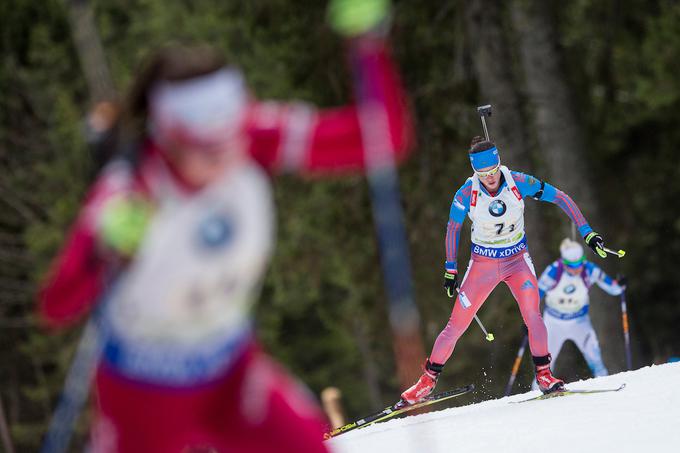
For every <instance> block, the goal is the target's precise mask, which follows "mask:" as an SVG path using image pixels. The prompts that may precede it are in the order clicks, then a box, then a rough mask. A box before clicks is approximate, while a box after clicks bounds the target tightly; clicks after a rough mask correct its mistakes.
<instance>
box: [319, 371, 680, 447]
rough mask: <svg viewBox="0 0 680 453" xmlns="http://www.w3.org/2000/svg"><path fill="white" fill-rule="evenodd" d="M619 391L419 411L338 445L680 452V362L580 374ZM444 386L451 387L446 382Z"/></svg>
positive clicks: (582, 384)
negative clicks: (590, 375)
mask: <svg viewBox="0 0 680 453" xmlns="http://www.w3.org/2000/svg"><path fill="white" fill-rule="evenodd" d="M624 382H625V383H626V388H625V389H623V390H622V391H620V392H615V393H602V394H591V395H573V396H566V397H562V398H554V399H549V400H544V401H532V402H526V403H522V404H509V403H510V402H511V401H518V400H522V399H527V398H529V397H531V396H536V395H539V392H538V391H533V392H528V393H525V394H520V395H512V396H509V397H507V398H500V399H497V400H490V401H484V402H482V403H478V404H472V405H469V406H463V407H454V408H450V409H444V410H441V411H437V412H430V413H427V414H422V415H415V416H411V417H406V418H402V419H397V420H392V421H388V422H385V423H379V424H376V425H373V426H368V427H366V428H363V429H359V430H354V431H351V432H348V433H345V434H342V435H340V436H338V437H336V438H334V439H331V440H329V441H327V442H328V445H329V446H330V447H331V449H332V451H333V452H334V453H363V452H365V453H377V452H389V453H398V452H409V453H410V452H424V453H438V452H447V453H451V452H459V453H475V452H479V453H514V452H517V453H532V452H543V453H562V452H564V453H590V452H597V453H603V452H616V453H622V452H646V453H662V452H663V453H665V452H680V363H669V364H664V365H659V366H651V367H646V368H642V369H639V370H635V371H629V372H625V373H619V374H615V375H612V376H607V377H601V378H596V379H588V380H585V381H579V382H573V383H570V384H569V385H568V387H569V388H572V389H595V388H611V387H614V388H615V387H618V386H619V385H620V384H622V383H624ZM441 390H444V389H441Z"/></svg>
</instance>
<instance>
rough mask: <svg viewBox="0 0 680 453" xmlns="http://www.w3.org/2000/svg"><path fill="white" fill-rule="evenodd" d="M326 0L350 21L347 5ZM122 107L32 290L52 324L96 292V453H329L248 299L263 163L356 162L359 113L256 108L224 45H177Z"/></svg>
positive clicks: (77, 312)
mask: <svg viewBox="0 0 680 453" xmlns="http://www.w3.org/2000/svg"><path fill="white" fill-rule="evenodd" d="M335 3H336V5H335V9H334V14H336V15H339V16H343V15H345V16H349V17H350V20H349V22H351V17H352V16H353V15H354V12H353V11H345V10H344V9H346V8H349V7H351V6H352V4H351V2H335ZM354 3H356V2H354ZM377 3H378V4H381V5H382V4H384V3H385V2H377ZM372 12H373V13H374V15H373V17H372V19H374V20H373V22H372V23H367V22H366V21H361V23H359V24H355V25H356V26H352V24H351V23H347V21H345V22H344V26H345V29H344V30H346V31H347V34H348V35H351V37H352V39H351V40H350V51H351V52H350V53H351V57H352V62H353V67H354V70H355V75H356V76H357V77H359V78H369V79H370V81H371V85H372V86H375V87H379V91H380V96H379V97H380V101H381V103H380V104H378V107H379V108H380V109H381V110H384V111H385V113H386V119H387V124H388V140H389V142H390V143H389V146H390V148H391V149H393V150H396V157H397V158H401V157H403V156H404V155H405V150H406V149H407V147H408V145H409V142H410V140H411V132H412V131H411V128H410V120H409V112H408V110H407V109H406V106H405V99H404V95H403V93H402V91H401V88H400V85H399V83H398V76H397V73H396V72H395V69H394V68H393V65H392V62H391V59H390V57H389V55H388V52H387V50H386V46H385V43H384V41H383V39H382V37H381V36H382V33H379V32H378V31H377V30H382V28H384V27H382V23H383V19H384V17H385V15H386V14H387V11H384V10H383V11H382V12H380V11H376V10H375V9H374V10H373V11H372ZM377 13H380V14H377ZM340 22H343V21H342V20H340ZM336 28H338V29H340V30H343V25H342V24H340V25H339V26H336ZM348 29H351V31H350V30H348ZM362 80H365V79H362ZM128 100H129V102H128V104H127V106H126V109H125V110H124V112H126V113H125V114H124V116H123V117H122V120H121V125H120V126H121V131H123V132H125V133H126V135H123V138H122V140H130V135H131V132H134V133H135V134H133V135H132V136H133V138H134V139H133V140H131V142H132V146H129V147H128V148H130V149H131V150H132V153H128V154H131V155H127V156H121V157H119V158H117V159H114V160H113V161H112V162H110V163H109V164H108V165H107V166H106V167H105V168H104V170H103V171H102V173H101V174H100V176H99V177H98V179H97V181H96V182H95V183H94V186H93V187H92V188H91V190H90V192H89V195H88V198H87V200H86V202H85V205H84V207H83V208H82V210H81V212H80V215H79V217H78V218H77V220H76V223H75V225H74V227H73V229H72V231H71V233H70V236H69V238H68V242H67V243H66V245H65V247H64V248H63V250H62V252H61V254H60V256H59V257H58V258H57V260H56V262H55V263H54V265H53V268H52V270H51V272H50V273H49V276H48V278H47V281H46V282H45V285H44V287H43V290H42V292H41V295H40V306H39V308H40V314H41V315H42V318H43V319H45V320H46V321H47V322H48V323H49V325H51V326H54V327H63V326H67V325H70V324H72V323H74V322H75V321H77V320H78V319H80V318H81V317H82V316H83V315H84V313H85V312H86V311H87V310H88V309H89V308H90V307H92V306H93V305H94V304H95V302H97V301H101V300H103V301H104V304H103V306H102V309H101V311H102V313H101V326H102V328H101V331H102V332H103V342H104V344H103V353H102V357H101V359H100V363H99V365H98V369H97V373H96V378H95V379H96V382H95V421H94V423H93V427H92V436H91V437H92V439H91V442H92V448H91V451H93V452H96V453H105V452H111V453H114V452H115V453H189V452H194V451H211V452H213V451H215V452H244V453H245V452H248V453H264V452H272V451H277V452H291V453H293V452H295V453H300V452H325V451H327V449H326V447H325V446H324V444H323V440H322V434H323V420H322V417H321V415H320V411H318V410H317V407H316V404H315V403H314V402H313V401H312V399H311V398H309V396H308V394H307V392H306V391H304V390H303V389H302V387H301V386H300V385H298V384H297V382H296V381H295V380H293V379H292V378H290V377H289V376H288V374H287V373H285V372H284V371H283V370H282V369H281V368H280V367H279V366H278V365H276V364H275V363H274V362H273V361H272V360H271V359H269V358H268V357H267V356H266V355H265V354H264V353H263V352H262V351H261V350H260V348H259V347H258V344H257V342H256V341H255V339H254V334H253V326H252V320H251V308H252V306H253V303H254V302H255V300H256V299H257V297H258V294H259V287H260V282H261V280H262V279H263V277H264V275H265V272H267V264H268V262H269V259H270V256H271V252H272V247H273V240H274V207H273V204H272V202H273V200H272V190H271V181H270V177H269V173H277V172H284V171H292V172H302V173H320V172H321V173H323V172H326V173H328V172H332V173H337V172H343V171H361V170H362V169H363V166H364V151H365V150H364V147H363V145H362V134H361V130H360V126H359V118H358V109H357V107H355V106H347V107H343V108H338V109H333V110H328V111H319V110H317V109H315V108H313V107H311V106H308V105H304V104H302V103H287V104H284V103H273V102H260V101H257V100H255V99H253V97H252V96H251V94H250V93H249V91H248V89H247V87H246V85H245V82H244V77H243V75H242V74H241V72H240V71H239V70H238V69H237V68H235V67H233V66H230V65H226V64H225V62H224V61H223V59H222V58H221V56H220V54H219V53H217V52H216V51H214V50H213V49H209V48H205V47H189V48H186V47H176V46H175V47H169V48H165V49H163V50H161V51H159V52H157V53H156V54H155V56H153V57H152V58H151V59H150V61H149V63H148V64H147V66H146V68H145V69H144V70H143V71H142V72H140V73H139V74H137V76H136V80H135V81H134V83H133V86H132V89H131V91H130V96H129V98H128ZM128 151H129V150H128Z"/></svg>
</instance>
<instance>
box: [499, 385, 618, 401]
mask: <svg viewBox="0 0 680 453" xmlns="http://www.w3.org/2000/svg"><path fill="white" fill-rule="evenodd" d="M625 387H626V384H621V386H619V387H617V388H611V389H593V390H577V389H574V390H571V389H565V390H561V391H557V392H552V393H547V394H545V395H539V396H535V397H533V398H529V399H526V400H520V401H510V403H526V402H527V401H539V400H547V399H551V398H557V397H560V396H569V395H587V394H590V393H607V392H618V391H619V390H623V389H624V388H625Z"/></svg>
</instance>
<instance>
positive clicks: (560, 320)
mask: <svg viewBox="0 0 680 453" xmlns="http://www.w3.org/2000/svg"><path fill="white" fill-rule="evenodd" d="M595 284H597V286H599V287H600V288H602V290H603V291H605V292H606V293H607V294H610V295H612V296H618V295H619V294H621V293H622V292H623V291H624V290H625V289H626V286H625V277H617V279H616V280H614V279H613V278H611V277H610V276H609V275H607V274H606V273H605V272H604V271H603V270H602V269H601V268H600V267H599V266H597V265H596V264H594V263H591V262H590V261H587V260H586V257H585V254H584V253H583V247H581V246H580V245H579V244H578V243H577V242H575V241H572V240H571V239H568V238H567V239H564V240H563V241H562V243H561V244H560V259H559V260H556V261H554V262H552V263H551V264H550V265H549V266H548V267H546V269H545V270H544V271H543V273H542V274H541V277H540V278H539V279H538V291H539V293H540V296H541V298H543V297H545V310H544V312H543V320H544V321H545V327H546V328H547V329H548V350H549V351H551V353H552V354H554V357H553V361H552V365H551V368H554V366H555V362H556V361H557V356H558V355H559V353H560V350H561V349H562V345H563V344H564V342H565V341H566V340H571V341H573V342H574V344H575V345H576V347H577V348H578V349H579V351H581V354H583V357H584V358H585V359H586V363H587V364H588V367H589V368H590V371H591V372H592V373H593V376H606V375H607V374H609V373H608V371H607V367H606V366H605V364H604V362H603V361H602V353H601V352H600V344H599V342H598V340H597V334H596V333H595V329H593V325H592V324H591V322H590V315H589V314H588V308H589V306H590V298H589V297H588V292H589V291H590V288H591V287H592V286H593V285H595ZM534 388H535V385H534Z"/></svg>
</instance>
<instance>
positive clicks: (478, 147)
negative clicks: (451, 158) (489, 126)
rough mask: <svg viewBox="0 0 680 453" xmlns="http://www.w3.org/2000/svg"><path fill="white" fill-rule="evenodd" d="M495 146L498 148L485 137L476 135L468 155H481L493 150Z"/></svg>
mask: <svg viewBox="0 0 680 453" xmlns="http://www.w3.org/2000/svg"><path fill="white" fill-rule="evenodd" d="M494 146H496V144H495V143H494V142H492V141H491V140H487V139H485V138H484V137H480V136H479V135H476V136H474V137H473V138H472V142H470V150H469V151H468V153H469V154H475V153H481V152H482V151H486V150H487V149H491V148H493V147H494Z"/></svg>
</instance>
